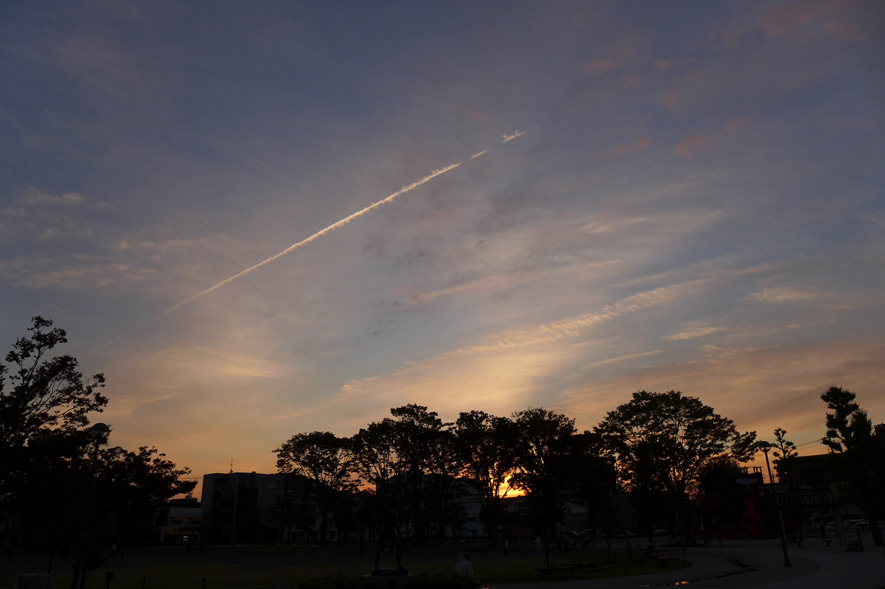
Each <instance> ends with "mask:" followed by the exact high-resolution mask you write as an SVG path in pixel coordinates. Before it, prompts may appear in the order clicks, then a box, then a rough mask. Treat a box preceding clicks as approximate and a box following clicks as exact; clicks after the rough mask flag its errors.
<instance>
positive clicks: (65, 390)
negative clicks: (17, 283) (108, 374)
mask: <svg viewBox="0 0 885 589" xmlns="http://www.w3.org/2000/svg"><path fill="white" fill-rule="evenodd" d="M52 325H53V323H52V321H51V320H48V319H43V318H42V317H40V316H37V317H34V318H33V319H32V325H31V327H29V328H28V331H30V332H31V335H30V337H29V338H24V337H22V338H19V339H18V340H17V341H16V342H15V344H13V347H12V350H11V351H10V352H9V353H8V354H7V355H6V362H7V363H8V366H4V365H2V364H0V501H5V502H8V501H10V500H12V499H13V496H14V495H17V496H18V497H21V496H22V495H23V494H27V492H28V491H27V489H26V488H25V487H23V486H22V483H23V482H25V481H27V480H33V478H32V477H28V472H27V470H26V469H24V466H26V465H27V464H29V463H30V462H31V460H30V457H29V453H30V446H31V443H32V442H34V441H35V438H37V437H40V438H42V439H41V442H45V441H46V438H47V437H51V436H61V437H64V436H67V435H69V434H72V433H74V432H76V431H77V430H78V429H81V428H83V427H84V426H85V425H87V424H88V423H89V418H88V415H89V413H91V412H101V410H102V409H103V408H104V406H105V405H107V402H108V400H107V398H106V397H104V396H103V395H101V393H100V389H101V388H102V387H103V386H104V375H102V374H96V375H95V376H93V377H92V382H90V383H84V381H83V373H81V372H79V371H78V370H77V360H76V359H75V358H73V357H71V356H67V355H65V356H56V357H54V358H50V357H48V356H49V354H50V353H51V351H52V349H53V348H55V347H56V346H58V345H60V344H64V343H67V341H68V340H67V337H66V333H65V331H64V330H63V329H59V328H57V327H55V328H54V327H52ZM9 367H11V368H12V370H11V371H9ZM7 376H8V381H9V382H8V384H9V386H6V385H7V383H6V379H7ZM77 439H78V440H79V438H77ZM82 441H84V442H86V441H87V438H83V439H82ZM38 458H39V457H38Z"/></svg>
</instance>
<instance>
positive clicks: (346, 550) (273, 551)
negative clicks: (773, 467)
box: [0, 544, 688, 589]
mask: <svg viewBox="0 0 885 589" xmlns="http://www.w3.org/2000/svg"><path fill="white" fill-rule="evenodd" d="M625 548H626V547H625V546H623V545H620V546H617V550H615V552H614V554H613V557H614V562H611V558H610V556H609V554H608V553H607V552H606V550H605V548H604V547H600V548H599V549H597V550H588V551H584V552H577V553H576V552H572V553H568V554H557V553H556V552H555V551H551V554H550V561H551V564H553V565H557V566H573V565H580V566H578V567H577V568H574V569H573V570H564V571H559V572H557V574H555V575H552V576H548V577H547V578H549V579H550V580H552V581H559V580H566V579H571V578H572V576H571V575H572V574H574V578H575V579H585V580H589V579H599V578H609V577H613V576H624V575H636V574H642V573H650V572H659V571H666V570H675V569H679V568H683V567H685V566H688V565H687V564H686V563H685V562H683V561H682V560H681V556H682V553H681V550H676V549H670V551H669V552H667V550H663V551H662V552H663V553H665V554H666V555H667V556H669V557H670V558H667V559H666V560H665V561H663V562H661V561H660V560H659V559H657V558H648V559H645V558H641V557H640V555H639V553H638V551H634V552H633V553H632V554H631V555H630V556H632V557H633V558H628V554H627V552H626V550H625ZM465 550H467V551H469V552H470V554H471V557H472V560H473V563H474V567H475V571H476V579H477V580H478V581H479V582H480V583H481V584H483V585H490V584H519V583H527V582H536V581H538V580H540V572H539V571H538V568H541V567H544V566H545V564H546V558H545V556H544V555H541V556H538V555H536V554H534V551H533V550H532V548H531V547H529V546H517V547H515V548H511V549H510V551H509V558H505V557H504V555H503V553H502V552H501V550H499V549H492V548H491V547H490V546H489V545H487V544H486V545H484V544H474V545H470V546H457V545H438V546H434V547H427V548H422V549H413V550H409V549H407V551H406V553H405V554H404V556H403V565H404V566H405V567H406V568H408V569H409V572H410V573H413V574H429V575H434V574H443V575H448V574H450V573H451V572H452V567H453V566H454V564H455V563H456V562H457V561H458V559H459V555H460V554H461V553H462V552H463V551H465ZM72 564H73V563H72V561H71V560H70V559H68V560H61V559H60V558H59V557H58V555H56V556H55V558H54V559H53V561H52V564H51V573H52V587H53V589H55V588H67V587H69V586H70V582H71V568H72ZM394 565H395V558H394V555H393V554H386V553H385V554H384V555H383V556H382V561H381V566H382V567H385V566H389V567H393V566H394ZM373 566H374V547H373V546H367V547H366V549H365V551H364V552H362V553H361V552H360V550H359V547H358V546H354V545H336V544H330V545H328V546H317V545H313V544H307V545H303V544H302V545H296V546H286V545H258V546H206V547H205V548H204V549H203V550H202V551H201V550H199V549H197V548H193V549H192V550H190V551H188V550H187V549H186V548H185V547H181V546H170V547H153V548H133V549H131V550H130V551H129V552H127V553H126V554H125V555H123V557H122V558H120V556H119V555H118V557H117V558H116V559H109V560H108V561H107V562H106V563H105V565H104V567H103V568H101V569H98V570H95V571H93V572H92V573H91V574H90V576H89V579H88V581H87V586H88V587H89V588H91V589H98V588H104V587H110V588H112V589H141V588H142V587H143V588H144V589H203V588H204V587H205V589H246V588H252V587H270V586H272V585H274V584H278V585H282V584H285V583H291V584H297V583H298V582H299V581H301V580H303V579H306V578H310V577H324V576H329V575H364V574H367V573H369V572H370V571H371V570H372V568H373ZM49 568H50V560H49V555H48V554H44V553H39V554H16V555H15V556H14V560H13V561H12V562H8V561H6V560H5V558H4V560H3V562H0V589H8V588H9V587H11V583H12V576H13V575H14V574H18V573H45V572H47V570H48V569H49ZM109 572H111V573H113V580H111V581H110V582H108V581H107V573H109ZM547 578H545V581H546V580H547ZM204 580H205V581H204ZM204 583H205V584H204Z"/></svg>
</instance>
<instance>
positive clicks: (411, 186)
mask: <svg viewBox="0 0 885 589" xmlns="http://www.w3.org/2000/svg"><path fill="white" fill-rule="evenodd" d="M483 153H485V152H480V153H478V154H476V155H474V156H473V157H471V158H470V159H474V158H476V157H478V156H480V155H482V154H483ZM465 161H469V160H465ZM463 163H464V162H458V163H457V164H452V165H450V166H446V167H445V168H440V169H439V170H436V171H434V172H433V173H432V174H430V175H429V176H425V177H424V178H421V179H420V180H418V181H417V182H413V183H411V184H409V185H408V186H404V187H403V188H400V189H399V190H397V191H396V192H394V193H393V194H391V195H390V196H388V197H387V198H385V199H384V200H379V201H378V202H376V203H375V204H372V205H369V206H367V207H366V208H364V209H362V210H361V211H357V212H355V213H354V214H352V215H350V216H349V217H345V218H343V219H341V220H340V221H338V222H337V223H332V224H331V225H329V226H328V227H326V228H325V229H323V230H321V231H317V232H316V233H314V234H313V235H311V236H310V237H308V238H307V239H303V240H301V241H299V242H298V243H296V244H294V245H291V246H289V247H287V248H286V249H284V250H283V251H281V252H280V253H278V254H276V255H274V256H271V257H269V258H268V259H266V260H264V261H263V262H258V263H257V264H255V265H254V266H252V267H251V268H246V269H245V270H243V271H242V272H240V273H239V274H234V275H233V276H231V277H230V278H227V279H225V280H222V281H221V282H219V283H218V284H215V285H213V286H210V287H209V288H207V289H206V290H204V291H203V292H201V293H198V294H195V295H194V296H192V297H191V298H189V299H187V300H186V301H182V302H180V303H178V304H177V305H175V306H174V307H171V308H169V309H166V310H165V311H163V315H168V314H169V313H171V312H172V311H174V310H175V309H177V308H179V307H181V306H182V305H186V304H188V303H189V302H191V301H193V300H196V299H198V298H200V297H202V296H204V295H207V294H209V293H210V292H212V291H213V290H216V289H219V288H221V287H222V286H224V285H225V284H230V283H231V282H233V281H234V280H236V279H237V278H240V277H242V276H245V275H246V274H248V273H249V272H251V271H252V270H257V269H258V268H261V267H262V266H264V265H265V264H269V263H270V262H273V261H274V260H276V259H277V258H280V257H282V256H285V255H286V254H288V253H289V252H291V251H294V250H296V249H298V248H300V247H301V246H302V245H306V244H308V243H310V242H311V241H314V240H315V239H318V238H320V237H322V236H323V235H325V234H326V233H329V232H330V231H334V230H335V229H338V228H339V227H343V226H344V225H347V224H348V223H350V222H351V221H353V220H354V219H356V218H357V217H359V216H361V215H364V214H366V213H368V212H369V211H371V210H372V209H376V208H378V207H380V206H381V205H383V204H386V203H389V202H390V201H392V200H393V199H395V198H396V197H398V196H400V195H402V194H405V193H406V192H409V191H410V190H414V189H415V188H418V187H419V186H421V185H422V184H424V183H425V182H429V181H431V180H433V179H434V178H436V177H437V176H439V175H441V174H445V173H446V172H448V171H449V170H453V169H454V168H457V167H458V166H460V165H461V164H463Z"/></svg>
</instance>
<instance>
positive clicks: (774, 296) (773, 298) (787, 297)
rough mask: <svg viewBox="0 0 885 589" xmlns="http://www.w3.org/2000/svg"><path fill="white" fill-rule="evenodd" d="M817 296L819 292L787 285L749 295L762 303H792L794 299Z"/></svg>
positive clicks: (802, 299) (803, 299)
mask: <svg viewBox="0 0 885 589" xmlns="http://www.w3.org/2000/svg"><path fill="white" fill-rule="evenodd" d="M819 297H820V294H819V293H811V292H802V291H798V290H795V289H794V288H792V287H789V286H786V287H782V288H772V289H768V290H764V291H762V292H757V293H753V294H752V295H750V296H749V298H750V299H751V300H754V301H760V302H763V303H794V302H796V301H806V300H809V299H815V298H819Z"/></svg>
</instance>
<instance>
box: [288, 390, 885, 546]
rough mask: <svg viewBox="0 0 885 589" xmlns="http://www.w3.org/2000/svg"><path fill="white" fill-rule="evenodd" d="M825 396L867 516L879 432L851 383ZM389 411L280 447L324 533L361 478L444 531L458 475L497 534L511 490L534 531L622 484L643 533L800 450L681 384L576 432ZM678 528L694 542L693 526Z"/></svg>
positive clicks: (552, 423)
mask: <svg viewBox="0 0 885 589" xmlns="http://www.w3.org/2000/svg"><path fill="white" fill-rule="evenodd" d="M821 399H822V400H823V401H824V402H825V403H826V404H827V407H828V409H829V410H830V411H829V412H828V413H827V415H826V424H827V428H828V429H827V435H826V436H825V437H824V438H823V439H822V440H821V441H822V443H823V444H824V445H825V446H826V447H827V448H829V450H830V452H831V453H832V454H834V456H837V457H838V459H834V460H833V462H832V465H833V468H835V469H837V470H839V471H840V472H841V473H842V475H843V478H844V481H845V483H844V484H843V486H842V488H841V494H842V496H843V498H844V499H847V500H849V501H852V502H853V503H855V504H856V505H858V506H859V507H861V509H863V510H864V511H865V512H866V513H867V515H868V517H870V518H871V519H872V520H873V521H875V517H876V514H880V513H885V511H883V509H882V508H883V506H885V495H883V493H885V484H883V482H885V463H883V462H882V459H883V456H885V452H883V440H882V439H880V438H879V437H877V436H876V435H875V432H874V428H873V426H872V422H871V421H870V420H869V417H868V416H867V414H866V412H864V411H863V410H861V409H860V408H859V407H858V406H857V404H856V402H855V401H854V399H855V395H854V393H852V392H850V391H847V390H844V389H842V388H840V387H831V388H830V389H828V390H827V391H825V392H824V393H823V394H822V395H821ZM390 413H391V415H390V417H387V418H385V419H383V420H381V421H378V422H374V423H370V424H368V425H367V426H366V427H364V428H362V429H360V430H359V432H357V433H356V434H355V435H353V436H351V437H338V436H335V435H334V434H332V433H329V432H310V433H300V434H296V435H294V436H292V437H291V438H290V439H289V440H288V441H286V442H285V443H284V444H282V445H281V446H280V447H279V448H277V449H276V450H275V451H274V453H275V454H276V456H277V468H278V470H279V472H282V473H293V474H297V475H301V476H303V477H304V478H305V480H306V481H307V491H309V493H310V494H311V499H313V500H314V502H315V504H316V506H317V508H318V510H319V514H320V516H321V517H320V519H321V529H320V538H321V539H322V540H323V541H325V539H326V538H327V533H328V523H329V516H330V513H332V512H333V510H335V508H336V498H338V497H341V496H342V494H349V493H348V492H350V493H352V492H353V491H355V490H357V489H359V488H361V487H362V488H366V487H367V486H371V487H373V488H374V492H375V495H376V497H377V496H379V495H387V494H390V495H392V496H393V497H394V499H395V500H396V501H397V505H398V508H399V510H400V519H401V525H403V527H404V528H405V529H408V530H410V531H411V533H412V535H413V537H414V538H416V539H418V541H421V539H424V538H427V537H428V536H429V535H430V532H431V530H432V529H434V528H435V529H436V533H437V534H439V535H440V536H444V535H445V530H446V528H447V527H457V524H458V523H459V522H462V521H463V516H464V514H463V513H460V512H459V504H458V503H457V502H456V501H455V499H456V497H457V492H458V483H457V482H456V479H458V478H461V479H462V480H465V479H466V480H469V482H470V484H471V485H473V486H474V487H475V488H476V489H477V490H478V491H479V494H480V497H481V500H482V514H481V517H482V521H483V523H484V525H485V526H486V530H487V532H488V534H489V535H490V536H491V537H494V536H495V534H496V533H497V530H498V524H500V523H501V522H502V516H503V515H504V512H503V503H502V502H503V498H504V496H505V495H506V494H507V493H508V492H509V491H510V490H511V489H513V490H517V491H519V492H521V493H522V494H525V496H526V503H527V506H528V510H527V515H528V516H529V517H530V518H531V521H532V524H533V526H534V528H535V529H536V530H537V531H538V532H539V533H545V532H546V531H548V530H549V529H550V528H551V527H552V526H553V525H554V524H556V523H557V522H559V521H561V520H562V518H563V517H564V515H565V513H566V498H567V497H570V498H571V499H572V500H577V501H578V502H579V503H581V504H582V505H583V506H584V507H585V508H586V510H587V513H588V516H589V519H590V527H591V528H594V529H595V528H597V527H605V526H609V525H612V524H614V523H615V522H613V521H612V517H613V509H612V507H613V504H612V501H613V499H614V497H615V495H616V494H617V493H619V492H629V493H630V495H631V498H632V503H633V506H634V509H635V512H636V519H637V521H638V523H639V524H640V525H641V526H644V527H645V528H646V529H647V530H648V531H649V533H650V526H651V524H652V523H653V522H654V521H656V520H658V519H661V518H663V517H666V516H667V515H669V514H673V513H678V514H679V515H680V519H681V520H682V521H683V522H687V521H691V520H692V516H693V515H694V513H695V511H696V508H697V506H698V505H700V504H701V503H703V501H704V500H705V499H706V498H708V497H709V496H711V495H715V494H717V493H720V492H722V491H723V490H724V489H728V488H733V487H734V485H735V481H736V479H738V478H741V477H742V476H746V475H744V474H743V473H744V471H743V470H742V468H741V466H740V465H741V464H742V463H746V462H748V461H750V460H751V459H752V458H753V456H754V454H756V452H758V451H759V450H760V448H762V447H763V446H767V447H768V448H773V450H774V452H773V454H774V458H775V463H776V465H777V463H778V462H780V461H782V460H786V461H790V460H791V459H793V458H794V457H795V456H796V454H797V452H796V447H795V445H794V444H793V443H792V442H790V441H789V440H787V439H786V437H785V436H786V431H785V430H783V429H781V428H777V429H776V430H775V432H774V435H775V438H774V440H775V441H774V444H773V445H772V444H768V443H767V442H760V441H758V440H757V436H756V432H753V431H751V432H740V431H738V430H737V428H736V427H735V425H734V423H733V422H732V420H730V419H728V418H726V417H723V416H721V415H719V414H717V413H716V412H715V411H714V410H713V409H712V408H711V407H708V406H707V405H704V404H703V403H702V402H701V401H700V400H699V399H697V398H694V397H690V396H687V395H684V394H682V393H681V392H679V391H669V392H666V393H655V392H647V391H638V392H636V393H634V394H633V396H632V399H631V400H630V401H629V402H627V403H625V404H622V405H620V406H618V407H617V408H615V409H614V410H612V411H609V412H608V413H607V414H606V415H605V417H604V418H603V419H602V421H601V422H600V423H599V424H598V425H596V427H594V428H593V429H591V430H586V431H584V432H581V433H579V432H578V431H577V430H576V428H575V422H574V419H572V418H570V417H568V416H566V415H563V414H559V413H555V412H552V411H548V410H546V409H543V408H529V409H526V410H524V411H519V412H516V413H514V414H513V415H511V416H509V417H501V416H495V415H490V414H488V413H485V412H483V411H476V410H474V411H468V412H462V413H461V414H460V415H459V416H458V418H457V420H455V421H454V422H452V423H446V422H443V421H442V419H440V418H439V416H438V414H437V413H436V412H434V411H430V410H429V409H428V408H427V407H425V406H421V405H415V404H409V405H404V406H402V407H396V408H393V409H391V410H390ZM786 466H787V465H785V467H786ZM870 468H873V470H872V471H871V470H870ZM785 470H789V469H787V468H785ZM873 529H874V537H875V539H876V542H877V543H880V542H881V538H880V537H879V535H878V529H877V528H876V526H873ZM685 531H686V533H687V535H688V536H689V537H688V540H689V541H690V540H691V538H690V535H691V528H690V526H685Z"/></svg>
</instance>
